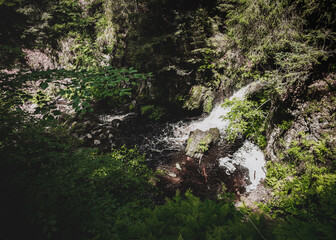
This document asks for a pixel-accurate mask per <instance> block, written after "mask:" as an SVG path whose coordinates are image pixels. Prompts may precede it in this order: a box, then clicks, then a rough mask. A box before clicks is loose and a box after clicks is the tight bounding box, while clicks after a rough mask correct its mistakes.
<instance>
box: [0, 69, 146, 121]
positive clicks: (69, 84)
mask: <svg viewBox="0 0 336 240" xmlns="http://www.w3.org/2000/svg"><path fill="white" fill-rule="evenodd" d="M150 76H151V74H139V73H137V71H136V70H134V69H133V68H129V69H126V68H113V67H101V68H98V69H96V70H85V69H81V70H64V69H62V70H48V71H44V72H32V73H25V72H23V73H17V74H1V75H0V77H1V80H2V83H1V84H2V87H3V88H2V92H3V95H2V101H3V102H9V101H11V102H12V101H13V98H14V96H15V98H16V99H18V98H20V100H21V103H23V102H25V101H27V100H28V99H29V98H30V99H31V98H32V96H31V94H28V93H26V92H25V88H26V89H28V88H29V82H30V81H33V82H35V81H40V85H39V87H40V90H41V91H40V92H37V96H35V99H36V101H37V103H38V104H39V107H38V108H37V109H36V113H42V114H45V116H46V117H48V116H52V115H58V114H60V112H59V111H58V110H56V109H55V106H54V102H53V98H56V97H58V96H62V97H65V98H66V99H68V100H69V101H70V104H71V106H72V107H73V109H74V110H75V112H76V113H78V114H84V113H86V112H88V111H92V110H93V108H92V105H91V104H92V103H93V102H94V101H95V102H99V101H110V102H112V104H111V105H112V106H113V105H114V106H116V105H118V104H119V103H121V102H122V101H124V99H126V97H128V96H130V95H131V90H132V89H133V87H134V86H136V85H137V84H138V83H137V82H136V80H144V79H146V78H147V77H150ZM62 80H63V81H62ZM49 85H51V86H53V87H52V89H53V92H50V91H49V92H48V91H46V90H48V86H49ZM17 91H18V92H17ZM22 95H24V96H25V98H23V96H22ZM45 95H47V96H48V97H47V98H46V97H45ZM48 98H50V101H49V99H48ZM17 104H20V102H17ZM47 113H48V114H47Z"/></svg>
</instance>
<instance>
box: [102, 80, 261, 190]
mask: <svg viewBox="0 0 336 240" xmlns="http://www.w3.org/2000/svg"><path fill="white" fill-rule="evenodd" d="M249 88H250V85H248V86H246V87H244V88H242V89H241V90H239V91H237V92H236V93H235V94H233V96H232V97H231V98H230V99H231V100H232V99H233V98H236V99H242V98H243V97H244V96H245V95H246V93H247V92H248V89H249ZM229 112H230V108H223V107H222V106H221V105H217V106H216V107H214V109H213V110H212V111H211V113H210V114H209V115H208V116H207V117H204V118H201V119H196V120H183V121H179V122H177V123H168V124H166V125H164V126H162V124H154V125H153V124H152V125H151V124H149V125H148V126H147V125H146V124H143V125H142V124H141V123H137V122H136V125H134V124H133V125H134V126H132V124H128V122H127V120H126V123H125V125H126V126H125V127H124V128H123V129H122V131H121V135H122V137H121V138H120V141H121V144H126V146H128V147H133V146H134V145H136V146H137V147H138V149H139V150H140V151H141V152H144V153H146V155H147V157H148V162H151V163H153V164H154V165H156V166H158V165H162V164H165V161H166V162H167V161H168V162H169V161H172V162H174V161H175V160H176V156H177V155H179V156H181V155H184V149H185V146H186V143H187V140H188V138H189V135H190V133H191V132H192V131H195V130H196V129H199V130H202V131H207V130H209V129H210V128H218V129H219V130H220V134H221V138H222V141H221V142H220V143H219V144H222V143H223V142H224V140H223V139H224V137H225V130H226V129H227V127H228V125H229V121H228V120H223V116H225V115H226V114H227V113H229ZM129 116H134V115H132V114H127V115H114V116H112V115H101V116H100V117H99V118H100V120H101V121H102V122H105V123H106V124H110V123H111V124H112V123H113V121H115V120H116V119H117V121H125V120H124V119H127V118H128V117H129ZM141 127H144V129H142V130H141V131H139V128H141ZM120 141H118V142H120ZM218 147H219V148H221V147H222V146H221V145H219V146H218ZM223 149H224V148H223ZM224 150H225V149H224ZM235 150H236V151H235V152H234V153H233V152H231V154H229V155H228V152H223V151H218V152H216V153H215V154H212V157H213V155H215V158H216V159H215V162H217V167H218V165H219V167H221V168H223V169H225V172H226V176H230V175H234V174H236V176H237V173H235V171H236V170H237V169H240V171H241V172H243V175H244V176H243V178H245V179H242V182H244V184H245V190H246V192H250V191H252V190H254V189H255V188H256V187H257V186H258V184H259V182H260V180H261V179H264V178H265V177H266V173H265V171H264V166H265V159H264V155H263V153H262V151H261V150H260V149H259V148H258V147H257V146H256V145H255V144H253V143H252V142H250V141H248V140H246V141H245V142H244V143H243V144H242V145H241V146H240V148H238V150H237V148H235ZM184 156H185V155H184ZM246 170H248V171H246ZM238 175H239V174H238ZM232 178H233V176H232ZM244 184H243V185H244ZM246 185H247V186H246Z"/></svg>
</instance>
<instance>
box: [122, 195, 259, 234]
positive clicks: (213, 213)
mask: <svg viewBox="0 0 336 240" xmlns="http://www.w3.org/2000/svg"><path fill="white" fill-rule="evenodd" d="M244 214H245V213H244ZM244 214H242V212H239V211H237V210H236V208H235V207H234V205H233V203H232V202H215V201H212V200H209V199H207V200H205V201H203V202H202V201H200V200H199V198H197V197H194V196H193V195H192V194H191V193H188V192H187V193H186V198H185V199H183V198H182V197H181V196H180V195H176V196H175V197H174V198H173V199H172V200H167V202H166V203H165V204H164V205H161V206H156V207H155V208H154V209H143V210H141V211H139V212H136V213H135V214H133V215H131V217H125V218H120V219H119V220H118V222H117V224H116V225H115V231H116V235H117V237H116V239H125V240H126V239H127V240H129V239H158V240H159V239H160V240H164V239H167V240H168V239H169V240H171V239H176V240H181V239H188V240H192V239H197V240H200V239H208V240H210V239H261V233H260V232H258V231H259V230H260V231H264V230H265V228H263V226H264V224H265V219H264V218H263V217H262V216H258V215H256V214H255V215H251V216H249V217H248V216H247V215H248V214H246V215H244ZM251 222H253V224H254V226H253V225H252V223H251ZM255 227H256V228H257V229H259V230H256V228H255Z"/></svg>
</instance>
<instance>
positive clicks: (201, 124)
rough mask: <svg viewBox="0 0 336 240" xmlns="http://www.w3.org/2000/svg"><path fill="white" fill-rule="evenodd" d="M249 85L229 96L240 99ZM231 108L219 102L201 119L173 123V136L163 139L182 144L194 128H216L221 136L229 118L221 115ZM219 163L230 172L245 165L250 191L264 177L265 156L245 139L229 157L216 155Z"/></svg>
mask: <svg viewBox="0 0 336 240" xmlns="http://www.w3.org/2000/svg"><path fill="white" fill-rule="evenodd" d="M249 88H250V85H248V86H246V87H244V88H242V89H240V90H239V91H237V92H236V93H235V94H233V96H232V97H231V98H230V100H232V99H233V98H236V99H242V98H243V97H244V96H245V95H246V94H247V92H248V89H249ZM230 110H231V108H223V107H221V104H220V105H218V106H216V107H215V108H214V109H213V110H212V111H211V113H210V114H209V116H207V117H205V118H204V119H201V120H195V121H192V122H190V123H185V122H179V123H177V124H174V125H173V136H172V137H169V138H168V139H167V137H165V140H166V141H168V142H169V143H171V144H173V145H178V146H180V147H181V146H183V144H185V142H186V141H187V140H188V137H189V134H190V132H192V131H195V130H196V129H200V130H202V131H207V130H209V129H210V128H218V129H219V130H220V133H221V136H222V137H223V135H224V134H225V130H226V129H227V127H228V125H229V123H230V122H229V120H223V118H222V117H223V116H225V115H226V114H227V113H229V112H230ZM218 160H219V164H220V166H222V167H225V168H226V169H227V171H226V172H227V173H228V174H231V173H232V172H234V171H235V169H236V167H237V166H238V165H240V166H242V167H245V168H247V169H248V170H249V176H246V177H248V178H249V180H250V182H251V184H249V185H248V186H247V187H246V191H247V192H250V191H252V190H254V189H256V187H257V186H258V184H259V182H260V180H262V179H265V177H266V173H265V171H264V169H265V168H264V167H265V158H264V155H263V152H262V151H261V150H260V149H259V148H258V146H257V145H255V144H253V143H252V142H250V141H248V140H246V141H245V142H244V144H243V146H242V147H241V148H239V149H238V151H237V152H235V153H234V154H233V155H232V156H230V157H225V158H223V157H221V156H218Z"/></svg>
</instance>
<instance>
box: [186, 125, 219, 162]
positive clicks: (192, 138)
mask: <svg viewBox="0 0 336 240" xmlns="http://www.w3.org/2000/svg"><path fill="white" fill-rule="evenodd" d="M219 139H220V134H219V129H218V128H210V129H209V130H208V131H205V132H203V131H201V130H199V129H197V130H195V131H193V132H191V133H190V135H189V139H188V145H187V147H186V154H187V155H188V156H190V157H196V158H201V157H202V156H203V154H204V153H206V152H207V151H208V150H209V149H210V148H211V146H212V145H214V144H215V143H217V142H218V141H219Z"/></svg>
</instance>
